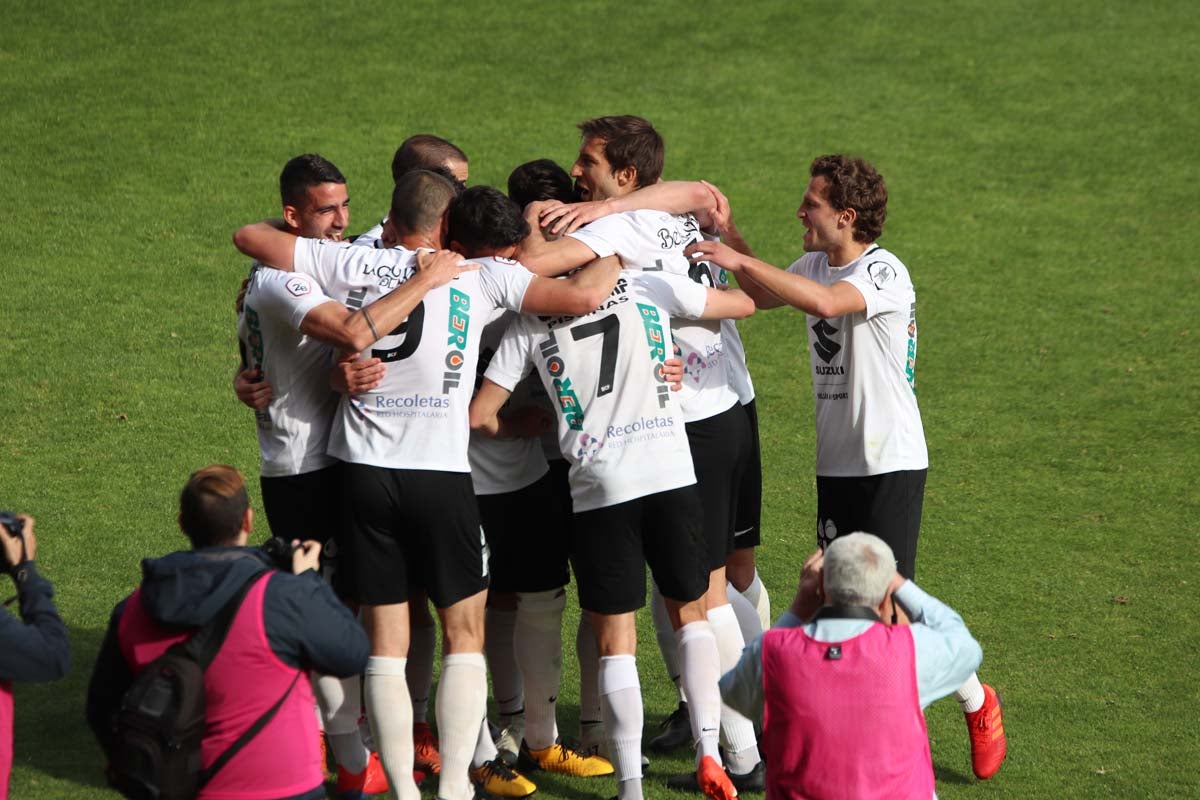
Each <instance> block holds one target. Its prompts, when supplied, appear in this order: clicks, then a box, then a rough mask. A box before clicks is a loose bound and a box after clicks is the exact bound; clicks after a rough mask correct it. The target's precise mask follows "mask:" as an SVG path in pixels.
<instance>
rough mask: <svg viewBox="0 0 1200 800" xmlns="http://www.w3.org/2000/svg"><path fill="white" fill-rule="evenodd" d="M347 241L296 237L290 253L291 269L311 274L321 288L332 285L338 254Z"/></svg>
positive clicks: (347, 245) (346, 245)
mask: <svg viewBox="0 0 1200 800" xmlns="http://www.w3.org/2000/svg"><path fill="white" fill-rule="evenodd" d="M350 246H351V245H350V244H349V243H345V244H343V243H341V242H331V241H329V240H327V239H306V238H305V237H303V236H301V237H299V238H298V239H296V250H295V252H294V253H293V255H292V269H293V270H295V271H296V272H298V273H301V274H304V275H310V276H312V277H313V278H314V279H315V280H316V281H317V284H318V285H320V287H321V288H322V289H328V288H329V287H330V286H332V285H334V282H335V276H336V275H337V268H338V254H339V253H340V252H341V251H342V249H343V248H346V247H350Z"/></svg>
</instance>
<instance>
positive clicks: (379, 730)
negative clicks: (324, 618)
mask: <svg viewBox="0 0 1200 800" xmlns="http://www.w3.org/2000/svg"><path fill="white" fill-rule="evenodd" d="M342 487H343V491H342V494H343V497H344V498H345V506H344V508H345V518H346V525H345V533H346V536H345V541H344V542H342V543H341V544H342V548H341V553H340V554H339V570H341V571H342V572H343V575H344V577H345V579H346V580H345V583H344V585H345V586H346V587H348V591H349V592H350V593H351V597H352V599H354V600H356V601H357V602H359V603H360V604H361V605H362V618H363V625H364V627H365V628H366V630H367V634H368V636H369V637H370V639H371V656H370V658H369V659H368V661H367V670H366V675H365V679H364V694H365V698H366V704H367V717H368V720H369V722H370V724H371V730H372V734H373V737H374V739H375V746H376V748H377V749H378V750H379V755H380V759H381V761H382V763H383V767H384V770H385V771H386V773H387V776H388V782H389V783H390V784H391V787H392V791H393V793H394V794H395V796H396V797H399V798H403V800H409V799H410V798H416V797H418V796H419V792H418V791H417V786H416V783H415V782H414V780H413V748H412V705H411V701H410V699H409V694H408V684H407V681H406V678H405V667H406V663H407V654H408V645H409V635H408V607H407V600H408V566H409V558H408V553H407V547H406V543H405V541H404V540H403V539H402V538H401V537H399V536H397V535H396V532H395V526H394V511H395V509H397V508H399V507H401V506H402V500H403V498H402V494H403V485H402V482H401V480H400V476H399V475H398V471H396V470H388V469H383V468H379V467H371V466H366V465H361V464H344V465H343V466H342Z"/></svg>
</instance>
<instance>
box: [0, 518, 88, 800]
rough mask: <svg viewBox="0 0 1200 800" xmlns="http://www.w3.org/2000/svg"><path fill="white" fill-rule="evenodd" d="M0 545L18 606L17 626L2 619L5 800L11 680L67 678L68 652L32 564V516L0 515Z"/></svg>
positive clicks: (0, 773)
mask: <svg viewBox="0 0 1200 800" xmlns="http://www.w3.org/2000/svg"><path fill="white" fill-rule="evenodd" d="M0 546H2V548H0V549H2V553H3V558H4V568H5V569H6V570H7V571H8V574H9V575H12V579H13V582H14V583H16V585H17V598H16V599H18V600H19V601H20V604H21V621H20V622H18V621H17V620H16V618H15V617H13V616H11V615H10V614H0V800H6V799H7V798H8V775H9V772H10V771H11V769H12V758H13V694H12V684H13V681H56V680H58V679H59V678H61V677H62V676H64V675H66V674H67V665H68V662H69V661H70V656H71V648H70V644H69V643H68V640H67V626H66V625H63V621H62V618H61V617H59V616H58V609H56V608H55V607H54V601H53V600H52V599H51V598H52V597H54V587H52V586H51V585H50V581H48V580H46V579H45V578H43V577H42V576H41V575H39V574H38V571H37V568H36V567H35V566H34V564H33V560H34V558H35V557H36V556H37V537H35V536H34V534H33V517H29V516H26V515H24V514H11V513H9V512H7V511H0ZM10 602H11V601H10Z"/></svg>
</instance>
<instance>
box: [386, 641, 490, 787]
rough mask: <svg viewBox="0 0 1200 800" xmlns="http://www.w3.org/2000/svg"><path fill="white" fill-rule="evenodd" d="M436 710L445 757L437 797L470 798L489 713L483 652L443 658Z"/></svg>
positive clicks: (439, 738) (440, 748) (443, 757)
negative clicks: (473, 760) (477, 748)
mask: <svg viewBox="0 0 1200 800" xmlns="http://www.w3.org/2000/svg"><path fill="white" fill-rule="evenodd" d="M435 709H436V713H437V725H438V745H439V747H438V749H439V751H440V753H441V756H442V771H441V773H439V775H438V797H439V798H442V800H471V798H472V797H473V796H474V792H473V790H472V787H471V779H470V777H469V775H468V771H469V770H470V768H471V757H472V756H473V755H474V754H475V744H476V741H477V740H478V739H479V722H480V720H482V719H483V718H484V716H485V715H486V714H487V668H486V667H485V666H484V660H483V653H452V654H450V655H446V656H443V657H442V679H441V681H440V682H439V684H438V693H437V700H436V702H435ZM389 777H390V776H389Z"/></svg>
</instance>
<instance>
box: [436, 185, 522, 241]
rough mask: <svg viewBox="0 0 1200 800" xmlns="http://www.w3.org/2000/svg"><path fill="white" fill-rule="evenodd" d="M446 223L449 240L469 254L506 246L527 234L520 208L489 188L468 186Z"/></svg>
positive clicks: (451, 209) (452, 208)
mask: <svg viewBox="0 0 1200 800" xmlns="http://www.w3.org/2000/svg"><path fill="white" fill-rule="evenodd" d="M447 223H448V225H447V227H448V231H447V237H448V238H449V239H450V241H452V242H458V243H459V244H460V245H462V246H463V247H464V248H466V249H468V250H472V251H474V250H478V249H480V248H485V247H487V248H501V247H509V246H511V245H514V244H517V243H518V242H520V241H521V240H522V239H524V238H525V237H526V236H528V235H529V223H528V222H526V221H525V218H524V217H523V216H521V207H520V206H518V205H517V204H516V203H515V202H513V201H512V200H511V199H510V198H508V197H506V196H505V195H504V193H503V192H501V191H500V190H499V189H493V188H492V187H491V186H471V187H469V188H467V189H466V190H465V191H464V192H463V193H462V194H460V195H459V196H458V197H456V198H455V199H454V202H452V203H451V204H450V212H449V217H448V219H447ZM464 255H470V254H469V253H464Z"/></svg>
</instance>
